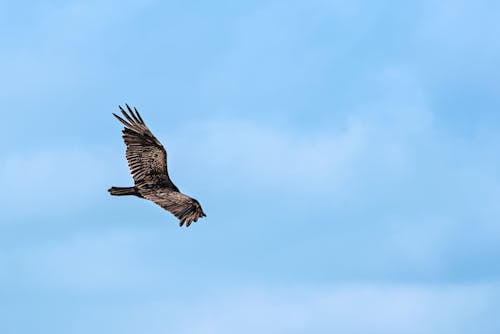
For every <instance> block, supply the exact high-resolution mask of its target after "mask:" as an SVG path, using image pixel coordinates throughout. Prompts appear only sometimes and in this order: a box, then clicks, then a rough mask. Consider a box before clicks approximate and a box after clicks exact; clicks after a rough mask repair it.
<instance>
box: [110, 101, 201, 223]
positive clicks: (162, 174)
mask: <svg viewBox="0 0 500 334" xmlns="http://www.w3.org/2000/svg"><path fill="white" fill-rule="evenodd" d="M127 109H128V113H127V112H126V111H125V110H123V108H122V107H120V111H121V112H122V114H123V116H124V117H125V118H126V120H125V119H123V118H121V117H120V116H118V115H116V114H113V115H114V116H115V117H116V118H117V119H118V120H119V121H120V122H122V123H123V125H125V128H124V129H123V140H124V141H125V145H127V153H126V157H127V160H128V165H129V167H130V171H131V173H132V177H133V178H134V183H135V185H134V187H111V188H110V189H109V190H108V191H109V192H110V194H111V195H115V196H127V195H133V196H138V197H141V198H145V199H148V200H151V201H153V202H154V203H156V204H158V205H159V206H161V207H162V208H164V209H165V210H167V211H169V212H171V213H172V214H174V215H175V216H176V217H177V218H178V219H179V221H180V226H182V225H183V224H184V223H185V224H186V226H187V227H188V226H189V225H191V223H193V222H196V221H197V220H198V218H200V217H206V215H205V213H204V212H203V209H202V208H201V205H200V203H199V202H198V201H197V200H195V199H194V198H191V197H189V196H186V195H184V194H183V193H181V192H180V191H179V188H177V186H176V185H175V184H174V183H173V182H172V180H170V177H169V175H168V169H167V151H166V150H165V148H164V147H163V145H162V144H161V143H160V142H159V141H158V139H156V137H155V136H154V135H153V134H152V133H151V131H150V130H149V128H148V127H147V126H146V124H145V123H144V121H143V120H142V117H141V115H139V113H138V112H137V109H135V108H134V110H132V109H130V107H129V106H128V105H127Z"/></svg>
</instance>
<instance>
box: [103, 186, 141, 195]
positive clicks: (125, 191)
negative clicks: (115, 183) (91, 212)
mask: <svg viewBox="0 0 500 334" xmlns="http://www.w3.org/2000/svg"><path fill="white" fill-rule="evenodd" d="M108 191H109V193H110V194H111V195H113V196H127V195H136V196H138V195H139V193H138V192H137V189H135V187H111V188H109V189H108Z"/></svg>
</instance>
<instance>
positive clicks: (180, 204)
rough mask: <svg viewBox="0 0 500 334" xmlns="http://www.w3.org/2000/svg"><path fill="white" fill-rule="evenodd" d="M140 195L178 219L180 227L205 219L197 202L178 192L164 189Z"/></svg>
mask: <svg viewBox="0 0 500 334" xmlns="http://www.w3.org/2000/svg"><path fill="white" fill-rule="evenodd" d="M142 195H143V196H144V198H146V199H149V200H151V201H153V202H154V203H156V204H158V205H159V206H161V207H162V208H164V209H165V210H167V211H170V212H171V213H172V214H174V215H175V216H176V217H177V218H179V222H180V223H179V225H180V226H182V225H183V224H184V223H186V227H189V225H191V223H192V222H196V221H197V220H198V218H200V217H206V215H205V213H204V212H203V209H202V208H201V205H200V203H198V201H197V200H195V199H194V198H191V197H189V196H186V195H184V194H182V193H180V192H176V191H171V190H169V189H165V188H164V189H156V190H153V191H148V192H145V193H143V194H142Z"/></svg>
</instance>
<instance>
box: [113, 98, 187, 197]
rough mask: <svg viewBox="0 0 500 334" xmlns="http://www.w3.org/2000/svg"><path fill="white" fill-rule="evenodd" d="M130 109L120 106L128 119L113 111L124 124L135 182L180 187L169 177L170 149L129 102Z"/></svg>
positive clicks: (143, 184) (129, 162) (145, 185)
mask: <svg viewBox="0 0 500 334" xmlns="http://www.w3.org/2000/svg"><path fill="white" fill-rule="evenodd" d="M126 106H127V109H128V113H127V112H126V111H125V110H124V109H123V108H122V107H121V106H120V111H121V112H122V114H123V116H124V117H125V119H123V118H122V117H120V116H118V115H116V114H114V113H113V115H114V116H115V117H116V118H117V119H118V120H119V121H120V122H122V123H123V125H125V128H124V129H123V131H122V132H123V140H124V141H125V145H127V154H126V156H127V160H128V165H129V167H130V172H131V174H132V177H133V178H134V181H135V185H136V187H138V188H139V189H141V188H145V189H148V188H157V187H168V188H170V189H172V190H175V191H178V190H179V189H177V187H176V186H175V185H174V184H173V183H172V181H171V180H170V178H169V177H168V170H167V151H165V148H164V147H163V145H162V144H161V143H160V142H159V141H158V139H156V137H155V136H154V135H153V134H152V133H151V131H150V130H149V128H148V127H147V125H146V124H145V123H144V121H143V120H142V117H141V115H139V113H138V112H137V109H136V108H134V110H132V109H131V108H130V107H129V106H128V105H126Z"/></svg>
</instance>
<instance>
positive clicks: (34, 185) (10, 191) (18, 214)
mask: <svg viewBox="0 0 500 334" xmlns="http://www.w3.org/2000/svg"><path fill="white" fill-rule="evenodd" d="M105 157H106V154H105V153H103V152H102V151H99V150H94V151H92V152H90V151H87V150H84V149H81V148H57V149H56V148H50V149H42V150H40V151H35V152H18V153H14V154H10V155H8V156H6V157H5V160H4V163H3V164H2V166H1V168H0V180H1V183H2V187H3V191H2V193H1V195H0V200H1V201H2V202H3V203H4V205H5V209H4V210H2V215H4V217H5V222H6V221H7V220H10V219H16V220H19V219H23V218H26V217H37V218H38V219H47V218H48V217H49V216H52V215H55V214H61V213H65V212H66V213H67V212H71V211H72V210H75V209H78V208H85V207H87V206H89V205H91V203H92V202H93V199H94V198H95V197H96V192H99V193H102V194H104V192H105V190H106V189H104V188H102V187H104V180H105V179H106V178H108V177H109V175H111V174H112V168H111V166H110V165H109V164H108V161H107V160H106V158H105ZM98 188H99V189H98Z"/></svg>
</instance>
